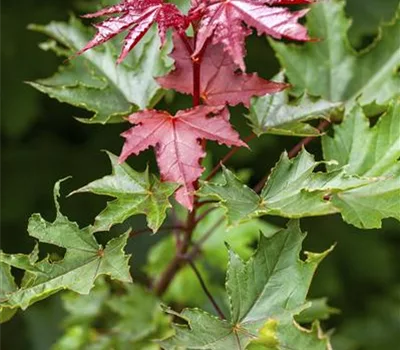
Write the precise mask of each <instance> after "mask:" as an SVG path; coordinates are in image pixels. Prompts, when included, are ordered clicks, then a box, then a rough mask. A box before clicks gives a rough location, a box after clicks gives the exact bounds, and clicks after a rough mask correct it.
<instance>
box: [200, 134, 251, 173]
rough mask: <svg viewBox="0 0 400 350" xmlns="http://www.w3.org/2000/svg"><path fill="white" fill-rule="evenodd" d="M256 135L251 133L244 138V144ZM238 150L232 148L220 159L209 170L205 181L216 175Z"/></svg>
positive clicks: (237, 148)
mask: <svg viewBox="0 0 400 350" xmlns="http://www.w3.org/2000/svg"><path fill="white" fill-rule="evenodd" d="M256 136H257V135H256V134H254V133H251V134H250V135H249V136H247V137H246V138H244V139H243V141H244V142H246V143H247V142H249V141H251V140H253V139H254V138H255V137H256ZM239 149H241V147H233V148H232V149H231V150H230V151H229V152H228V153H227V154H226V155H225V157H224V158H222V159H221V160H220V161H219V163H218V164H217V165H216V166H215V167H214V168H213V169H212V170H211V172H210V173H209V174H208V176H207V177H206V180H205V181H208V180H210V179H212V178H213V177H214V176H215V175H216V174H217V173H218V171H219V170H220V169H221V168H222V165H224V164H225V163H226V162H227V161H228V160H229V159H231V158H232V156H234V155H235V154H236V153H237V152H238V151H239Z"/></svg>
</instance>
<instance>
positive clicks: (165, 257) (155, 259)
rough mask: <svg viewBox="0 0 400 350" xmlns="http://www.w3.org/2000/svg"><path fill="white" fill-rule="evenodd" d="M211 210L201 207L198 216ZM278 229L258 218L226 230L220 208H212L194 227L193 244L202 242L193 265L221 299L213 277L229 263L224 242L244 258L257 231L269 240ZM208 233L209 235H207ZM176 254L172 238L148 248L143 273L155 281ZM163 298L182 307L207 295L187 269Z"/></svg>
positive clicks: (246, 256) (208, 206) (199, 300)
mask: <svg viewBox="0 0 400 350" xmlns="http://www.w3.org/2000/svg"><path fill="white" fill-rule="evenodd" d="M211 209H212V205H204V206H203V208H202V210H201V211H200V212H199V214H200V215H202V214H204V213H205V212H208V211H209V210H211ZM277 230H278V228H277V227H276V226H273V225H271V224H268V223H266V222H263V221H261V220H258V219H253V220H249V221H248V222H245V223H241V224H239V225H237V226H236V227H228V224H227V220H226V218H225V217H224V211H223V209H221V208H215V209H213V210H212V211H211V212H209V214H208V215H207V216H206V217H205V218H204V219H203V220H202V221H201V222H200V223H199V224H198V225H197V226H196V228H195V230H194V232H193V241H194V242H202V241H203V240H204V243H203V244H202V246H201V254H200V256H199V257H198V259H197V260H196V266H197V268H198V269H199V270H200V272H201V275H202V277H203V279H204V280H205V281H206V282H207V285H208V286H209V288H210V290H212V292H213V295H215V296H217V297H218V298H223V289H222V288H221V287H220V281H219V279H218V278H216V276H218V275H222V274H223V273H224V272H225V266H226V265H227V263H228V259H229V257H228V252H227V251H226V249H225V243H228V244H229V246H230V247H232V249H234V250H235V252H236V253H237V254H239V256H241V257H242V258H244V259H247V258H249V257H250V256H251V255H252V253H253V249H252V244H253V243H254V242H255V241H256V240H257V238H258V235H259V232H263V234H264V235H265V236H267V237H268V236H271V235H272V234H274V233H275V232H276V231H277ZM211 232H212V235H210V233H211ZM175 233H176V232H175ZM208 236H209V237H208ZM175 253H176V246H175V243H174V238H173V237H172V236H169V237H167V238H164V239H162V240H161V241H160V242H159V243H157V244H155V245H154V246H153V247H152V248H151V250H150V252H149V254H148V261H147V264H146V267H145V272H146V273H148V275H149V276H150V277H151V278H153V279H157V278H158V277H159V276H160V275H161V273H162V272H163V271H164V270H165V268H166V267H167V266H168V264H169V263H170V261H171V260H172V259H173V257H174V255H175ZM210 269H212V270H210ZM211 271H212V273H211ZM182 290H185V291H186V293H182ZM164 298H165V300H166V301H168V302H174V303H180V304H184V305H202V304H204V303H205V302H206V296H205V295H204V293H203V291H202V289H201V286H200V284H199V282H198V280H197V278H196V275H195V274H194V273H193V271H192V269H191V268H190V267H189V266H186V267H184V268H182V269H181V271H179V272H178V273H177V275H176V277H175V279H174V281H173V282H172V283H171V286H170V287H169V288H168V290H167V292H166V294H165V296H164Z"/></svg>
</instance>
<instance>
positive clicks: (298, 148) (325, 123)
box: [253, 119, 331, 193]
mask: <svg viewBox="0 0 400 350" xmlns="http://www.w3.org/2000/svg"><path fill="white" fill-rule="evenodd" d="M330 124H331V122H330V121H329V120H327V119H325V120H323V121H322V122H321V123H319V125H318V126H317V129H318V130H319V131H320V132H323V131H324V130H325V129H326V128H327V127H328V126H329V125H330ZM317 137H318V136H309V137H306V138H304V139H302V140H301V141H300V142H299V143H298V144H297V145H295V146H294V147H293V148H292V149H291V150H290V151H289V152H288V157H289V158H294V157H296V156H297V154H298V153H299V152H300V151H301V150H302V148H303V147H305V146H307V145H308V144H309V143H310V142H311V141H313V140H315V139H316V138H317ZM268 177H269V174H267V175H265V176H264V177H263V178H262V179H261V180H260V181H259V182H258V183H257V185H255V186H254V188H253V190H254V191H255V192H257V193H258V192H260V191H261V190H262V189H263V187H264V185H265V183H266V182H267V180H268Z"/></svg>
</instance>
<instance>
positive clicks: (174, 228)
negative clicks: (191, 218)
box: [129, 225, 185, 238]
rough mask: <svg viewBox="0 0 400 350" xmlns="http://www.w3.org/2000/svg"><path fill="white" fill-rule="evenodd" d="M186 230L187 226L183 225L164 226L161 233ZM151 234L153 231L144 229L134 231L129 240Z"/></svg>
mask: <svg viewBox="0 0 400 350" xmlns="http://www.w3.org/2000/svg"><path fill="white" fill-rule="evenodd" d="M184 229H185V226H183V225H172V226H163V227H161V228H160V229H159V231H175V230H180V231H183V230H184ZM147 232H149V233H151V232H153V231H152V230H151V229H149V228H144V229H140V230H132V231H131V232H130V233H129V238H133V237H137V236H139V235H141V234H143V233H147Z"/></svg>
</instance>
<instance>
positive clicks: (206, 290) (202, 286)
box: [186, 259, 226, 320]
mask: <svg viewBox="0 0 400 350" xmlns="http://www.w3.org/2000/svg"><path fill="white" fill-rule="evenodd" d="M186 260H187V262H188V264H189V265H190V267H191V268H192V270H193V272H194V273H195V275H196V277H197V279H198V280H199V282H200V285H201V288H203V291H204V293H205V294H206V295H207V297H208V299H209V300H210V302H211V304H212V305H213V306H214V309H215V311H216V312H217V314H218V316H219V318H220V319H221V320H226V317H225V315H224V313H223V312H222V310H221V309H220V307H219V306H218V304H217V302H216V301H215V299H214V298H213V296H212V294H211V293H210V291H209V290H208V288H207V286H206V284H205V282H204V280H203V278H202V277H201V274H200V271H199V270H198V269H197V267H196V265H195V264H194V262H193V261H192V260H190V259H186Z"/></svg>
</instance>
